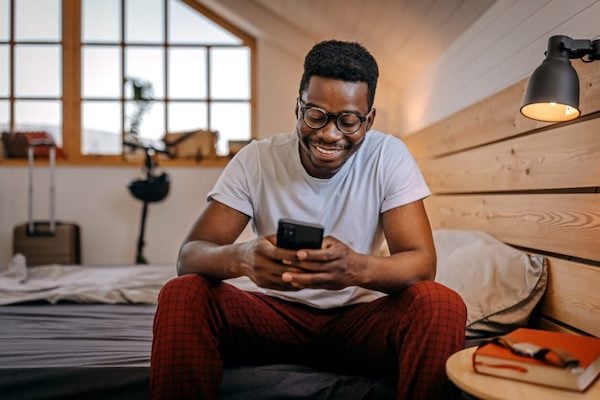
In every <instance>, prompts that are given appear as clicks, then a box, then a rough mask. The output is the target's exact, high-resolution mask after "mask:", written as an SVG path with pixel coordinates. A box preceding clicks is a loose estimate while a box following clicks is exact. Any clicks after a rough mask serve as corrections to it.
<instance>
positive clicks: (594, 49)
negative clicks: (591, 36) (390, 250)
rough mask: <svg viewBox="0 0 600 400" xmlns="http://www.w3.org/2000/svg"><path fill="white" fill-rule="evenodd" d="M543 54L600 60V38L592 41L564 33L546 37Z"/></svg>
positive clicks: (586, 60) (587, 60)
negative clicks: (545, 46)
mask: <svg viewBox="0 0 600 400" xmlns="http://www.w3.org/2000/svg"><path fill="white" fill-rule="evenodd" d="M545 54H546V55H547V56H550V57H552V56H562V57H568V58H571V59H574V58H581V59H582V60H583V61H584V62H592V61H594V60H600V39H597V40H593V41H592V40H587V39H572V38H570V37H568V36H564V35H557V36H552V37H551V38H550V39H548V50H547V51H546V53H545ZM586 56H587V57H586ZM584 57H585V58H584Z"/></svg>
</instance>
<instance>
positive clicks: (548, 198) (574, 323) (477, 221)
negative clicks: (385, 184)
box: [404, 61, 600, 337]
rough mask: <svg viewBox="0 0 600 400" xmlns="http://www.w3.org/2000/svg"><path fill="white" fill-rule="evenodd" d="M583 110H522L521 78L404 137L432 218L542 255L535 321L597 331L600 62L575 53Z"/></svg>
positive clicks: (548, 326)
mask: <svg viewBox="0 0 600 400" xmlns="http://www.w3.org/2000/svg"><path fill="white" fill-rule="evenodd" d="M574 67H575V69H576V70H577V71H578V73H579V78H580V87H581V101H580V103H581V104H580V105H581V110H582V115H583V117H581V118H579V119H576V120H575V121H571V122H570V123H560V124H548V123H542V122H536V121H532V120H529V119H527V118H525V117H523V116H521V115H520V113H519V108H520V106H521V102H522V99H523V94H524V92H525V88H526V84H527V80H523V81H521V82H518V83H516V84H514V85H513V86H510V87H509V88H507V89H505V90H503V91H502V92H499V93H497V94H495V95H493V96H491V97H489V98H487V99H484V100H482V101H480V102H479V103H476V104H475V105H473V106H471V107H468V108H466V109H464V110H462V111H460V112H458V113H456V114H454V115H452V116H450V117H448V118H446V119H444V120H442V121H440V122H438V123H436V124H435V125H432V126H430V127H427V128H425V129H423V130H421V131H418V132H416V133H414V134H413V135H410V136H408V137H406V138H404V140H405V142H406V143H407V145H408V147H409V148H410V150H411V151H412V153H413V155H414V156H415V158H417V161H418V163H419V165H420V167H421V169H422V171H423V173H424V175H425V178H426V180H427V182H428V183H429V185H430V188H431V190H432V193H433V195H432V196H431V197H430V198H429V199H427V200H426V202H425V204H426V208H427V211H428V214H429V217H430V219H431V222H432V226H433V228H463V229H480V230H484V231H487V232H488V233H490V234H491V235H493V236H495V237H497V238H499V239H500V240H502V241H504V242H506V243H508V244H510V245H513V246H515V247H518V248H521V249H525V250H526V251H528V252H530V253H536V254H543V255H546V256H548V268H549V282H548V288H547V290H546V293H545V296H544V298H543V300H542V302H541V304H540V307H539V310H538V311H537V312H536V313H535V315H534V316H533V318H532V320H531V326H532V327H537V328H542V329H547V330H553V331H563V332H571V333H576V334H587V335H592V336H597V337H598V336H600V68H599V67H598V65H594V64H585V63H582V62H579V61H577V62H575V63H574Z"/></svg>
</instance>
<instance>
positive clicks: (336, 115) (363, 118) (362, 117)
mask: <svg viewBox="0 0 600 400" xmlns="http://www.w3.org/2000/svg"><path fill="white" fill-rule="evenodd" d="M302 104H303V101H302V100H300V99H299V98H298V107H299V109H300V111H301V112H302V122H303V123H304V124H305V125H306V126H308V127H309V128H311V129H321V128H323V127H324V126H327V124H328V123H329V121H331V120H332V119H333V118H335V127H336V128H337V130H338V131H340V132H342V133H343V134H344V135H346V136H353V135H355V134H356V132H358V131H359V130H360V128H361V127H362V125H363V124H364V123H365V121H366V120H367V118H368V116H369V114H370V113H371V111H373V109H371V110H369V112H368V113H366V114H365V115H362V114H360V113H357V112H353V111H344V112H341V113H331V112H329V111H327V110H325V109H323V108H321V107H315V106H306V105H305V106H303V105H302ZM312 109H315V110H318V111H320V112H322V113H323V114H325V116H326V117H327V119H326V120H325V122H324V123H323V124H322V125H321V126H311V125H310V124H309V123H308V122H306V118H305V115H306V113H305V111H306V110H312ZM344 115H354V116H355V117H358V119H359V121H360V124H358V126H357V128H356V130H355V131H353V132H344V131H343V130H342V129H341V128H340V126H339V122H340V117H342V116H344Z"/></svg>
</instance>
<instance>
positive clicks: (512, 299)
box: [0, 230, 546, 400]
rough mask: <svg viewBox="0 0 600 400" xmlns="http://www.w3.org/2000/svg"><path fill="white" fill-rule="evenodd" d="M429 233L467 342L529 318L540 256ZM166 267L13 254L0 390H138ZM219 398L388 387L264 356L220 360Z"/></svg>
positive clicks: (386, 393) (381, 394) (476, 238)
mask: <svg viewBox="0 0 600 400" xmlns="http://www.w3.org/2000/svg"><path fill="white" fill-rule="evenodd" d="M435 241H436V250H437V252H438V259H439V260H440V261H439V262H438V276H437V277H436V279H437V280H438V281H440V282H441V283H444V284H446V285H447V286H449V287H452V288H453V289H455V290H457V291H458V292H459V293H460V294H461V295H462V296H463V298H464V299H465V302H466V303H467V307H468V310H469V317H468V318H469V319H468V322H467V326H466V334H467V338H468V340H469V341H470V344H472V343H473V341H478V340H480V339H482V338H486V337H489V336H490V335H494V334H498V333H503V332H505V331H508V330H510V329H512V328H514V327H516V326H520V325H524V324H526V323H527V320H528V317H529V314H530V313H531V311H532V310H533V308H534V307H535V304H537V302H538V301H539V299H540V298H541V296H542V294H543V291H544V288H545V280H546V274H545V268H544V262H543V260H542V259H536V258H532V257H529V256H528V255H527V254H525V253H522V252H520V251H518V250H515V249H513V248H511V247H509V246H506V245H504V244H503V243H501V242H499V241H497V240H495V239H494V238H492V237H491V236H489V235H486V234H483V233H482V232H474V231H454V230H440V231H436V232H435ZM174 276H175V269H174V267H173V266H168V265H129V266H62V265H48V266H38V267H33V268H27V267H26V266H25V260H24V259H22V258H19V257H15V258H14V259H13V260H12V262H11V263H10V264H9V265H8V266H7V267H6V268H4V269H3V270H0V326H2V329H1V330H0V393H2V398H3V399H44V398H86V399H94V398H98V399H100V398H102V399H121V398H123V399H136V398H146V397H147V394H148V368H149V365H150V348H151V343H152V319H153V316H154V311H155V303H156V298H157V295H158V292H159V290H160V287H161V286H162V285H163V284H164V283H165V282H166V281H168V280H169V279H171V278H172V277H174ZM467 277H468V279H467ZM231 283H233V284H235V285H237V286H239V287H241V288H244V285H245V282H244V280H243V279H238V280H233V281H231ZM482 288H487V289H488V290H482ZM221 397H222V398H223V399H229V400H233V399H236V400H241V399H284V398H288V399H302V398H311V399H349V398H352V399H372V398H376V399H387V398H389V399H393V398H394V397H395V392H394V389H393V387H391V386H390V385H389V384H386V383H385V382H383V381H382V380H378V379H374V378H366V377H358V376H342V375H337V374H332V373H324V372H321V371H316V370H312V369H310V368H306V367H302V366H298V365H267V366H259V367H238V368H226V370H225V371H224V376H223V385H222V396H221Z"/></svg>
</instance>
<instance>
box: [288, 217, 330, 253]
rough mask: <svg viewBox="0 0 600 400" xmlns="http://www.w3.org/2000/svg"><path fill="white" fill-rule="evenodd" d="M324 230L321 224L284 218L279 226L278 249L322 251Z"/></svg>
mask: <svg viewBox="0 0 600 400" xmlns="http://www.w3.org/2000/svg"><path fill="white" fill-rule="evenodd" d="M323 230H324V229H323V226H321V225H319V224H310V223H306V222H302V221H296V220H293V219H289V218H282V219H280V220H279V224H278V226H277V247H281V248H284V249H292V250H299V249H320V248H321V243H322V242H323Z"/></svg>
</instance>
